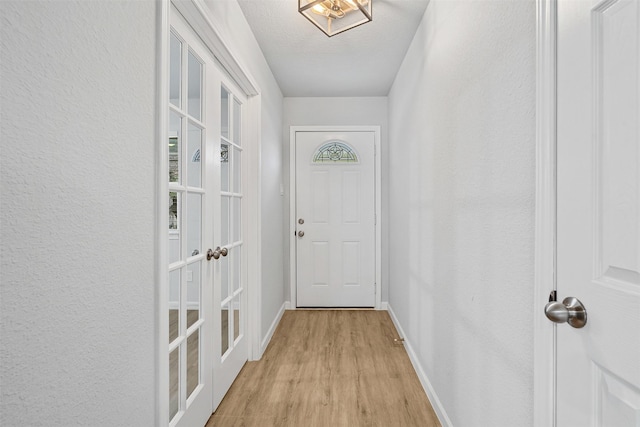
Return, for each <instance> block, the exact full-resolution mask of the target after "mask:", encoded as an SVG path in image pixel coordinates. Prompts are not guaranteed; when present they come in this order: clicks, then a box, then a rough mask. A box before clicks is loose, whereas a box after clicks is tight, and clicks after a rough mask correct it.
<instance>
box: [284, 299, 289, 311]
mask: <svg viewBox="0 0 640 427" xmlns="http://www.w3.org/2000/svg"><path fill="white" fill-rule="evenodd" d="M284 309H285V310H291V301H285V302H284Z"/></svg>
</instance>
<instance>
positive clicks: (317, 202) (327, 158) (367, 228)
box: [294, 131, 376, 307]
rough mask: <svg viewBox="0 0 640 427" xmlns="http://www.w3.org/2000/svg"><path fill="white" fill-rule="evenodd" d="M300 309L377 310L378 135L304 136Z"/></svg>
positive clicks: (299, 149)
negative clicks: (376, 219) (376, 154)
mask: <svg viewBox="0 0 640 427" xmlns="http://www.w3.org/2000/svg"><path fill="white" fill-rule="evenodd" d="M295 144H296V146H295V150H296V160H295V161H296V177H295V182H296V192H295V194H296V218H295V219H294V220H295V221H296V231H295V233H296V272H297V277H296V283H297V292H296V293H297V306H298V307H374V306H375V301H376V294H375V291H376V284H375V256H376V252H375V251H376V240H375V236H376V234H375V133H374V132H365V131H361V132H355V131H354V132H319V131H313V132H312V131H309V132H301V131H297V132H296V136H295Z"/></svg>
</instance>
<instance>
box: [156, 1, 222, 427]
mask: <svg viewBox="0 0 640 427" xmlns="http://www.w3.org/2000/svg"><path fill="white" fill-rule="evenodd" d="M214 77H215V70H214V65H213V58H212V57H211V56H210V55H209V54H208V52H207V51H206V49H204V48H203V46H202V45H201V44H200V42H199V40H198V39H197V37H196V36H195V35H194V34H193V32H192V30H191V28H190V27H189V26H188V25H187V23H186V22H185V20H184V19H183V18H182V16H181V15H180V14H179V13H178V12H177V11H176V10H175V9H174V8H172V9H171V34H170V86H171V87H170V93H169V95H170V99H169V103H170V109H169V112H168V115H169V139H168V151H169V156H168V157H169V165H168V166H169V177H168V178H169V227H168V228H169V266H168V267H169V307H168V311H169V313H168V314H169V316H168V317H169V348H168V351H169V408H167V410H168V412H169V419H170V425H171V426H191V425H202V424H203V423H205V422H206V421H207V419H208V418H209V417H210V415H211V412H212V411H211V408H212V404H211V401H212V398H213V384H212V381H211V369H212V338H211V336H212V333H213V331H212V322H211V318H212V315H213V307H212V304H211V301H212V288H213V286H212V282H211V276H212V274H213V265H212V264H211V263H210V262H207V260H206V256H205V252H206V248H207V247H208V246H209V245H210V244H211V243H212V241H211V234H212V233H213V225H214V224H213V222H212V221H210V220H208V218H211V217H212V215H213V213H212V206H209V205H207V204H206V202H205V200H206V197H212V196H213V195H214V194H215V193H216V188H215V183H214V182H213V180H212V175H211V171H209V170H207V169H205V168H203V167H202V164H203V161H204V160H206V159H207V157H209V156H211V155H212V154H213V153H214V152H215V151H216V150H215V147H214V146H213V144H212V143H211V141H208V140H207V139H206V135H207V134H208V133H209V132H211V131H212V130H213V129H214V128H215V127H216V125H215V122H214V121H213V120H211V118H210V117H208V116H207V115H206V112H207V111H208V109H210V108H211V103H212V99H213V94H212V93H211V91H210V90H208V89H210V88H208V87H207V84H206V83H207V81H209V80H211V79H212V78H214ZM165 179H166V178H165Z"/></svg>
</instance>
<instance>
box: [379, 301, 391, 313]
mask: <svg viewBox="0 0 640 427" xmlns="http://www.w3.org/2000/svg"><path fill="white" fill-rule="evenodd" d="M378 310H382V311H389V301H382V302H381V303H380V308H379V309H378Z"/></svg>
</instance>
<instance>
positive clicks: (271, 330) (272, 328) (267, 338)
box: [258, 301, 288, 359]
mask: <svg viewBox="0 0 640 427" xmlns="http://www.w3.org/2000/svg"><path fill="white" fill-rule="evenodd" d="M287 304H288V301H285V302H284V303H282V307H280V310H279V311H278V314H276V318H275V319H273V322H271V326H269V330H268V331H267V335H266V336H265V337H264V339H263V340H262V343H261V344H260V355H259V357H258V359H260V358H261V357H262V355H263V354H264V351H265V350H266V349H267V346H268V345H269V343H270V342H271V338H272V337H273V333H274V332H275V331H276V328H277V327H278V323H280V319H282V315H283V314H284V311H285V310H286V308H287Z"/></svg>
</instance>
